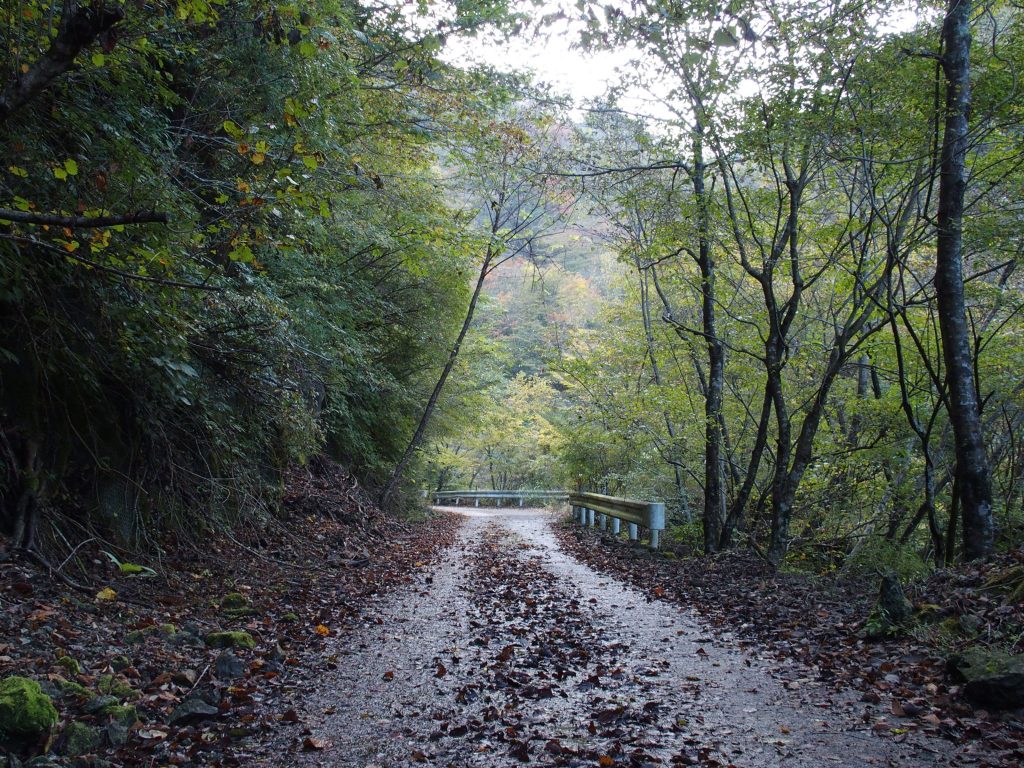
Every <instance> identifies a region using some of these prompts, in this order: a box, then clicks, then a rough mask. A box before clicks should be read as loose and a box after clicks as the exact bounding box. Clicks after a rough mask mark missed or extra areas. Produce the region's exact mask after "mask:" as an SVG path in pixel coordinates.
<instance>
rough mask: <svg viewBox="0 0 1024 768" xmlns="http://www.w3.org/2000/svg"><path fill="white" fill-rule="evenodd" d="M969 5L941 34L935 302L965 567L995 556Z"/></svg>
mask: <svg viewBox="0 0 1024 768" xmlns="http://www.w3.org/2000/svg"><path fill="white" fill-rule="evenodd" d="M971 5H972V4H971V2H970V0H949V5H948V9H947V12H946V19H945V22H944V24H943V27H942V40H943V48H944V50H943V56H942V69H943V71H944V73H945V76H946V119H945V130H944V132H943V136H942V155H941V166H940V173H939V207H938V245H937V249H936V262H935V295H936V299H937V302H938V313H939V330H940V333H941V335H942V353H943V358H944V360H945V363H946V378H947V382H948V385H949V416H950V421H951V422H952V425H953V434H954V438H955V444H956V484H957V488H958V490H959V500H960V510H961V515H962V517H963V526H962V527H963V555H964V559H965V560H974V559H978V558H983V557H987V556H988V555H989V554H991V552H992V546H993V539H994V535H995V533H994V525H993V520H992V480H991V475H990V472H989V466H988V458H987V456H986V455H985V444H984V442H983V436H982V426H981V409H980V407H979V404H978V396H977V389H976V385H975V381H974V365H973V361H972V355H971V338H970V328H969V327H968V324H967V312H966V308H965V305H964V275H963V240H962V230H963V210H964V193H965V189H966V187H967V169H966V157H967V142H968V120H967V118H968V110H969V108H970V101H971V83H970V49H971V32H970V16H971Z"/></svg>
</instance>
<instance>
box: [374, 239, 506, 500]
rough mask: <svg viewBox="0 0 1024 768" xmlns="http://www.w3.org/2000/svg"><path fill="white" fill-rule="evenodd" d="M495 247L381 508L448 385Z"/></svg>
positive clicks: (382, 494)
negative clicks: (446, 383) (445, 386)
mask: <svg viewBox="0 0 1024 768" xmlns="http://www.w3.org/2000/svg"><path fill="white" fill-rule="evenodd" d="M494 255H495V252H494V247H493V244H492V245H488V246H487V255H486V256H485V257H484V260H483V263H482V264H481V265H480V274H479V276H478V277H477V280H476V286H475V287H474V288H473V296H472V298H470V300H469V307H468V308H467V309H466V316H465V317H464V318H463V320H462V328H460V329H459V335H458V337H457V338H456V339H455V343H454V344H453V345H452V348H451V351H450V352H449V353H448V360H447V361H446V362H445V364H444V369H443V370H442V371H441V375H440V376H439V377H438V379H437V383H436V384H435V385H434V390H433V392H431V393H430V398H429V399H428V400H427V405H426V407H425V408H424V409H423V415H422V416H420V421H419V424H417V425H416V431H415V432H413V435H412V439H411V440H409V445H408V446H406V449H405V453H404V454H402V458H401V460H400V461H399V462H398V464H397V465H396V466H395V470H394V471H393V472H392V473H391V477H389V478H388V481H387V482H386V483H385V484H384V488H383V489H382V490H381V492H380V497H379V501H380V505H381V507H385V508H386V507H387V506H388V504H389V503H390V502H391V497H392V496H393V495H394V493H395V489H396V488H398V484H399V483H400V482H401V480H402V475H403V474H404V473H405V470H406V467H408V466H409V462H410V461H411V460H412V457H413V454H414V453H416V449H417V448H419V446H420V443H421V442H422V441H423V435H424V433H426V431H427V425H428V424H429V423H430V417H431V416H433V414H434V408H436V407H437V401H438V400H440V399H441V392H442V391H443V390H444V385H445V382H447V381H448V376H449V375H450V374H451V372H452V369H453V368H454V367H455V362H456V360H458V358H459V350H461V349H462V342H463V341H465V339H466V334H467V333H469V329H470V326H472V324H473V314H474V313H475V312H476V304H477V301H478V300H479V299H480V293H481V292H482V291H483V287H484V281H485V280H486V279H487V273H488V272H489V271H490V266H491V262H492V261H493V259H494Z"/></svg>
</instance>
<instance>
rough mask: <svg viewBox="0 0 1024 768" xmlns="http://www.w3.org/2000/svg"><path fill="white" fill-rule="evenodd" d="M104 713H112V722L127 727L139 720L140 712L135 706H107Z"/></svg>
mask: <svg viewBox="0 0 1024 768" xmlns="http://www.w3.org/2000/svg"><path fill="white" fill-rule="evenodd" d="M103 714H105V715H110V719H111V721H112V722H115V723H118V724H119V725H123V726H125V727H126V728H131V727H132V726H133V725H135V723H137V722H138V721H139V713H138V710H136V709H135V707H122V706H114V707H106V708H105V709H104V712H103Z"/></svg>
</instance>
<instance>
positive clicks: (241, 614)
mask: <svg viewBox="0 0 1024 768" xmlns="http://www.w3.org/2000/svg"><path fill="white" fill-rule="evenodd" d="M255 614H256V609H255V608H228V609H226V610H225V611H224V617H225V618H228V619H244V618H246V617H247V616H253V615H255Z"/></svg>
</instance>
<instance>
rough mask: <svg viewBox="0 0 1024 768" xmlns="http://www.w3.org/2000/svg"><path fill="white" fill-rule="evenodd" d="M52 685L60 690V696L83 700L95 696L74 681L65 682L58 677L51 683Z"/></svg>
mask: <svg viewBox="0 0 1024 768" xmlns="http://www.w3.org/2000/svg"><path fill="white" fill-rule="evenodd" d="M53 684H54V685H56V686H57V688H59V689H60V695H61V696H73V697H75V698H78V699H83V700H84V699H91V698H92V697H93V696H94V695H95V694H94V693H93V692H92V691H90V690H89V689H88V688H86V687H85V686H84V685H82V684H81V683H76V682H75V681H74V680H65V679H64V678H63V677H58V678H57V679H56V680H54V681H53Z"/></svg>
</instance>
